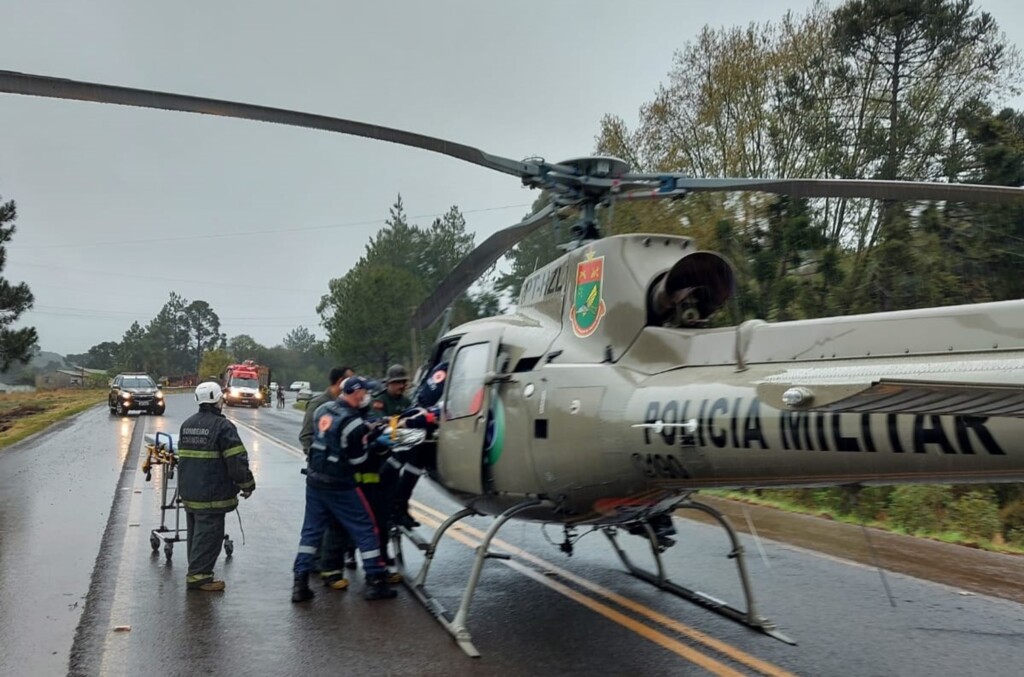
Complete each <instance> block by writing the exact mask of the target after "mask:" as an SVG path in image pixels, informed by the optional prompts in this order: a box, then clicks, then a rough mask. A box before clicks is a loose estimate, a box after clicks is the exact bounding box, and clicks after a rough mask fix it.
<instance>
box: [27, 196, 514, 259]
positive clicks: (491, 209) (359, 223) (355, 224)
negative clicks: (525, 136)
mask: <svg viewBox="0 0 1024 677" xmlns="http://www.w3.org/2000/svg"><path fill="white" fill-rule="evenodd" d="M529 206H530V204H514V205H504V206H502V207H484V208H482V209H468V210H466V211H463V212H461V213H462V214H480V213H482V212H495V211H500V210H504V209H522V208H523V207H529ZM445 214H447V212H443V213H440V214H417V215H412V216H408V217H406V218H408V219H432V218H438V217H441V216H444V215H445ZM385 221H387V219H386V218H384V219H371V220H368V221H351V222H348V223H333V224H328V225H323V226H305V227H302V228H269V229H266V230H250V231H246V232H239V233H205V234H202V235H181V236H178V237H158V238H148V239H138V240H106V241H103V242H75V243H61V244H42V245H28V246H17V245H13V244H11V245H8V247H9V248H10V249H11V250H18V251H21V250H29V249H69V248H77V247H110V246H119V245H131V244H154V243H158V242H187V241H191V240H212V239H218V238H230V237H252V236H253V235H269V234H278V233H303V232H309V231H314V230H331V229H335V228H356V227H359V226H372V225H374V224H378V223H384V222H385Z"/></svg>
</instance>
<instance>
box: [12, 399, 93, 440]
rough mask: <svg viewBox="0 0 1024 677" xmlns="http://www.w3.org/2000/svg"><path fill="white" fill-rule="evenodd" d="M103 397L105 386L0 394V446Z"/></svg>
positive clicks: (80, 409)
mask: <svg viewBox="0 0 1024 677" xmlns="http://www.w3.org/2000/svg"><path fill="white" fill-rule="evenodd" d="M106 396H107V390H106V389H102V390H100V389H86V390H80V389H73V390H71V389H69V390H46V391H42V392H36V393H0V449H3V448H4V447H9V446H11V445H12V444H14V443H15V442H19V441H21V440H23V439H25V438H26V437H28V436H29V435H32V434H35V433H37V432H39V431H40V430H44V429H45V428H47V427H49V426H51V425H53V424H54V423H56V422H57V421H59V420H61V419H64V418H67V417H68V416H73V415H75V414H77V413H79V412H81V411H85V410H86V409H89V408H90V407H94V406H96V405H97V404H101V403H102V402H103V401H104V400H105V398H106Z"/></svg>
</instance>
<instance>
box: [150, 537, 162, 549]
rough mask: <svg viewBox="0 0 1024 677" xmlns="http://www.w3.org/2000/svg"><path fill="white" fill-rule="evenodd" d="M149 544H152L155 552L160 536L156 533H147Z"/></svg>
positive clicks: (158, 547) (158, 545)
mask: <svg viewBox="0 0 1024 677" xmlns="http://www.w3.org/2000/svg"><path fill="white" fill-rule="evenodd" d="M149 544H150V545H151V546H153V552H156V551H157V550H159V549H160V537H159V536H157V535H156V534H150V535H149Z"/></svg>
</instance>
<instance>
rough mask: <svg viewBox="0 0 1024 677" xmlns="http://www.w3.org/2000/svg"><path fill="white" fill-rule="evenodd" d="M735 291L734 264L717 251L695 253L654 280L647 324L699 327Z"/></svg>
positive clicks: (648, 297) (648, 301) (648, 299)
mask: <svg viewBox="0 0 1024 677" xmlns="http://www.w3.org/2000/svg"><path fill="white" fill-rule="evenodd" d="M735 292H736V276H735V275H734V274H733V269H732V264H730V263H729V262H728V261H727V260H726V259H725V258H723V257H722V256H719V255H718V254H715V253H714V252H693V253H692V254H687V255H686V256H683V257H682V258H681V259H679V260H678V261H677V262H676V263H675V265H673V266H672V268H670V269H669V270H668V271H666V272H664V273H662V274H661V275H659V276H658V277H656V278H655V279H654V283H653V284H652V285H651V287H650V290H649V291H648V294H647V317H648V324H652V325H658V326H664V327H697V326H701V325H703V324H706V323H707V321H708V319H709V318H710V317H711V315H712V314H714V312H715V311H716V310H718V309H719V308H721V307H722V305H723V304H724V303H725V302H726V301H728V300H729V299H730V298H731V297H732V295H733V294H734V293H735Z"/></svg>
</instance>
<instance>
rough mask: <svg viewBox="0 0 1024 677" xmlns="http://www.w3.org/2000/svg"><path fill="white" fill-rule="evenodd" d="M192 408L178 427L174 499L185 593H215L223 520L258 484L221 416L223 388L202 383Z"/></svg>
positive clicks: (228, 423)
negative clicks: (184, 549) (180, 509)
mask: <svg viewBox="0 0 1024 677" xmlns="http://www.w3.org/2000/svg"><path fill="white" fill-rule="evenodd" d="M196 402H197V403H198V404H199V411H198V412H196V413H195V414H193V415H192V416H190V417H189V418H187V419H185V422H184V423H182V424H181V431H180V433H179V438H178V496H179V498H180V499H181V503H182V505H183V506H184V507H185V519H186V528H187V529H188V537H187V546H188V573H187V574H186V577H185V582H186V586H187V587H188V589H189V590H202V591H205V592H217V591H220V590H223V589H224V587H225V586H224V581H219V580H217V579H215V578H214V577H213V567H214V565H215V564H216V563H217V558H218V557H219V556H220V549H221V545H222V544H223V542H224V515H226V514H227V513H229V512H231V511H232V510H234V509H235V508H237V507H238V494H239V493H241V494H242V498H249V497H250V496H251V495H252V492H254V491H255V490H256V480H255V479H254V478H253V476H252V471H250V470H249V454H248V453H247V452H246V450H245V445H243V444H242V439H241V438H240V437H239V436H238V429H237V428H236V427H235V424H234V423H232V422H231V421H229V420H228V419H227V418H226V417H225V416H224V414H222V413H221V408H222V407H223V405H224V392H223V391H222V390H221V387H220V386H219V385H218V384H216V383H214V382H212V381H207V382H205V383H200V384H199V385H198V386H197V387H196Z"/></svg>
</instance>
